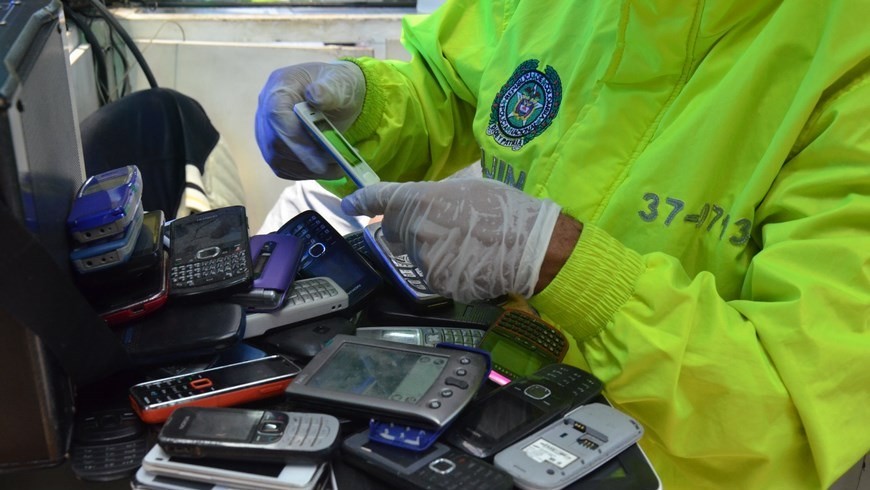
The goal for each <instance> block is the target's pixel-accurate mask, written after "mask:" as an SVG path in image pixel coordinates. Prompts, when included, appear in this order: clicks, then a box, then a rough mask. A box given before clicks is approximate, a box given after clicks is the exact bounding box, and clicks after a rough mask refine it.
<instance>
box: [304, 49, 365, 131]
mask: <svg viewBox="0 0 870 490" xmlns="http://www.w3.org/2000/svg"><path fill="white" fill-rule="evenodd" d="M326 66H327V67H328V68H325V69H322V70H320V71H319V72H318V74H317V75H316V76H315V77H314V79H313V80H312V81H311V83H310V84H308V85H307V86H306V87H305V99H306V100H308V102H310V103H311V104H312V105H313V106H314V107H316V108H318V109H320V110H321V111H323V113H324V114H325V115H326V117H327V118H328V119H329V120H330V122H332V124H333V125H334V126H335V127H336V128H337V129H338V130H339V131H344V130H346V129H347V128H349V127H350V126H351V124H353V122H354V121H356V118H357V117H358V116H359V115H360V113H361V112H362V106H363V100H365V93H366V80H365V76H364V75H363V73H362V70H361V69H360V67H359V66H357V65H356V64H354V63H351V62H349V61H336V62H333V63H329V64H328V65H326Z"/></svg>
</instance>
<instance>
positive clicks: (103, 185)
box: [82, 174, 130, 196]
mask: <svg viewBox="0 0 870 490" xmlns="http://www.w3.org/2000/svg"><path fill="white" fill-rule="evenodd" d="M129 178H130V175H129V174H124V175H118V176H116V177H112V178H110V179H106V180H96V181H95V180H91V182H89V183H88V185H86V186H85V187H84V189H82V195H83V196H87V195H88V194H93V193H95V192H103V191H110V190H112V189H114V188H116V187H120V186H122V185H124V184H125V183H127V180H128V179H129Z"/></svg>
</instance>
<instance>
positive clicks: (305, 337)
mask: <svg viewBox="0 0 870 490" xmlns="http://www.w3.org/2000/svg"><path fill="white" fill-rule="evenodd" d="M355 330H356V327H355V326H354V324H353V323H352V322H351V321H350V320H348V319H347V318H344V317H341V316H332V317H327V318H323V319H319V320H314V321H311V322H308V323H303V324H301V325H294V326H292V327H290V328H285V329H281V330H280V331H278V332H275V333H273V334H271V335H268V336H267V337H266V338H265V339H263V342H264V343H265V344H267V345H269V346H270V347H272V348H275V349H277V350H278V351H279V352H281V353H284V354H287V355H289V356H291V357H293V358H294V359H298V360H308V359H311V358H312V357H314V356H315V355H316V354H317V353H318V352H320V351H321V350H322V349H323V346H324V345H326V343H327V342H329V341H330V340H332V338H333V337H335V336H336V335H338V334H348V335H353V332H354V331H355Z"/></svg>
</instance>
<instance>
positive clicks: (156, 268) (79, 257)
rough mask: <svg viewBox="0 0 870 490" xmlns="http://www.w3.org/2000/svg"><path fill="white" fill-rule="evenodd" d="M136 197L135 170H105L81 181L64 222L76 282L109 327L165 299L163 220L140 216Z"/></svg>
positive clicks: (156, 213)
mask: <svg viewBox="0 0 870 490" xmlns="http://www.w3.org/2000/svg"><path fill="white" fill-rule="evenodd" d="M141 195H142V181H141V176H140V174H139V171H138V169H137V167H136V166H135V165H129V166H127V167H122V168H119V169H114V170H109V171H107V172H103V173H101V174H98V175H95V176H93V177H91V178H89V179H88V180H87V181H85V183H84V184H83V185H82V187H81V188H80V189H79V191H78V193H77V194H76V197H75V200H74V201H73V206H72V209H71V211H70V214H69V216H68V219H67V225H68V230H69V233H70V237H71V239H72V241H73V243H74V244H75V245H76V248H75V249H74V250H73V251H72V252H71V254H70V259H71V262H72V264H73V267H74V268H75V270H76V272H77V274H76V282H77V284H78V286H79V289H80V290H81V291H82V293H83V294H84V295H85V297H86V298H87V299H88V300H89V302H90V303H91V305H92V306H93V307H94V309H95V310H96V311H97V313H98V314H99V315H100V317H101V318H103V320H105V321H106V323H108V324H109V325H118V324H122V323H127V322H130V321H133V320H135V319H138V318H140V317H144V316H146V315H149V314H151V313H154V312H155V311H157V310H159V309H161V308H162V307H163V306H164V305H165V304H166V301H167V298H168V276H167V262H166V254H165V253H164V251H163V226H164V223H165V219H164V216H163V212H162V211H160V210H155V211H143V208H142V199H141Z"/></svg>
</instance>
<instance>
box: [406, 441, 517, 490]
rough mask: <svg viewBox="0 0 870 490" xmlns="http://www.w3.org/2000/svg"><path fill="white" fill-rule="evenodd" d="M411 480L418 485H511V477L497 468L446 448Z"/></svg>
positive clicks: (437, 487) (440, 486) (451, 486)
mask: <svg viewBox="0 0 870 490" xmlns="http://www.w3.org/2000/svg"><path fill="white" fill-rule="evenodd" d="M410 479H412V480H413V481H414V482H419V483H420V485H419V487H420V488H427V489H445V490H447V489H455V488H481V489H484V488H510V487H511V482H512V479H511V477H510V476H509V475H508V474H507V473H505V472H503V471H501V470H499V469H498V468H496V467H494V466H492V465H490V464H488V463H485V462H483V461H480V460H478V459H475V458H474V457H472V456H469V455H466V454H463V453H461V452H459V451H452V450H451V451H449V452H447V453H446V454H444V455H443V456H442V457H440V458H438V459H435V460H434V461H432V462H431V463H429V464H428V465H426V466H424V467H422V468H420V469H419V470H417V471H416V472H415V473H414V474H413V475H411V477H410Z"/></svg>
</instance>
